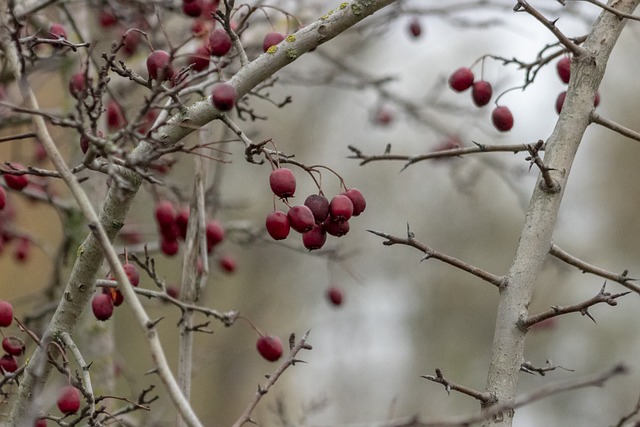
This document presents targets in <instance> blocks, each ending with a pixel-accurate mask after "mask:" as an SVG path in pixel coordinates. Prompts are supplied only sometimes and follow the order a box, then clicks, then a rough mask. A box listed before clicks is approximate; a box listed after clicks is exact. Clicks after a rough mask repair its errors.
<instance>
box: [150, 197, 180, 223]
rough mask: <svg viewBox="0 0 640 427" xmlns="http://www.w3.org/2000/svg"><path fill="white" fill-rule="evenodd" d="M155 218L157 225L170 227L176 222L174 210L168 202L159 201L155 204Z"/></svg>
mask: <svg viewBox="0 0 640 427" xmlns="http://www.w3.org/2000/svg"><path fill="white" fill-rule="evenodd" d="M155 217H156V221H157V222H158V225H160V226H163V225H170V224H173V223H174V222H175V220H176V209H175V208H174V207H173V203H171V202H170V201H169V200H161V201H159V202H158V203H156V209H155Z"/></svg>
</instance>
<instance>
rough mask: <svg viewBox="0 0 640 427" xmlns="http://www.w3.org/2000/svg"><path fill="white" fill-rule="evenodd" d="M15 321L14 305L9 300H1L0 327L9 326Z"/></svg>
mask: <svg viewBox="0 0 640 427" xmlns="http://www.w3.org/2000/svg"><path fill="white" fill-rule="evenodd" d="M11 322H13V306H12V305H11V303H9V302H7V301H0V327H7V326H9V325H11Z"/></svg>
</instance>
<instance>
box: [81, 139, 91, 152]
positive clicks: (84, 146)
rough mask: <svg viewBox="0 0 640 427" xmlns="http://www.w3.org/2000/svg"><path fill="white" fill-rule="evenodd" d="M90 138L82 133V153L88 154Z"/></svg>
mask: <svg viewBox="0 0 640 427" xmlns="http://www.w3.org/2000/svg"><path fill="white" fill-rule="evenodd" d="M89 144H90V141H89V138H87V137H86V136H85V135H82V136H81V137H80V150H82V154H87V151H89Z"/></svg>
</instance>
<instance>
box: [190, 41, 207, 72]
mask: <svg viewBox="0 0 640 427" xmlns="http://www.w3.org/2000/svg"><path fill="white" fill-rule="evenodd" d="M189 64H191V68H192V69H193V70H194V71H202V70H206V69H207V67H209V49H207V48H206V46H200V47H199V48H198V49H196V51H195V52H194V53H193V55H191V57H190V58H189Z"/></svg>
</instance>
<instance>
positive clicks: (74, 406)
mask: <svg viewBox="0 0 640 427" xmlns="http://www.w3.org/2000/svg"><path fill="white" fill-rule="evenodd" d="M57 403H58V409H59V410H60V412H62V413H63V414H65V415H68V414H75V413H76V412H78V410H79V409H80V390H78V389H77V388H75V387H74V386H72V385H68V386H65V387H62V388H61V389H60V391H59V392H58V401H57Z"/></svg>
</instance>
